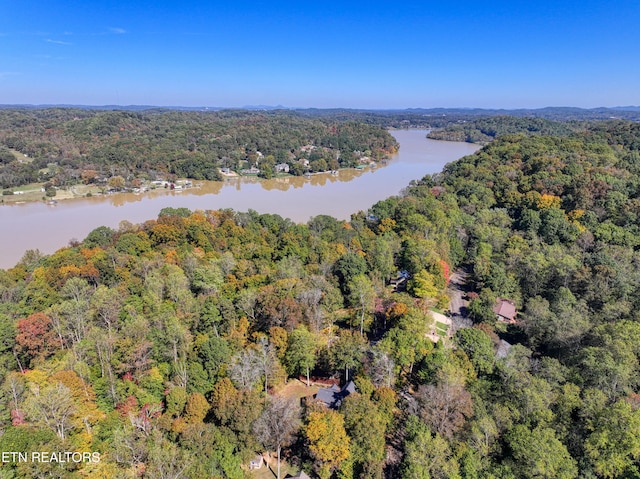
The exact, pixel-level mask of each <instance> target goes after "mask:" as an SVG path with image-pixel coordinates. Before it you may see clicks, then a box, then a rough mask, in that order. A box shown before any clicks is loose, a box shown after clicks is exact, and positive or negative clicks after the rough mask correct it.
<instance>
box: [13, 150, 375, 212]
mask: <svg viewBox="0 0 640 479" xmlns="http://www.w3.org/2000/svg"><path fill="white" fill-rule="evenodd" d="M387 161H388V160H387V159H384V160H382V161H381V162H380V163H375V162H373V163H374V164H372V162H368V163H367V164H366V165H365V164H362V165H358V166H357V167H355V168H340V169H339V170H335V171H318V172H307V173H305V174H304V175H301V176H297V175H291V174H288V173H279V174H277V175H275V176H274V177H273V178H268V179H267V178H261V177H259V176H258V175H256V174H247V175H240V174H238V173H236V172H235V171H230V172H225V171H222V172H221V173H220V174H221V176H222V180H220V181H219V182H220V183H221V184H222V183H224V182H228V181H231V180H243V179H248V180H250V181H258V182H263V181H265V182H268V181H271V180H282V179H285V180H286V179H292V180H293V179H296V178H298V179H300V178H302V179H309V178H312V177H315V176H322V175H328V174H331V175H334V176H336V175H338V174H339V173H340V172H342V171H362V170H369V169H374V168H377V167H381V166H384V165H385V164H386V163H387ZM210 182H211V181H205V180H203V181H202V182H196V180H193V179H189V178H180V179H177V180H175V181H168V180H155V181H145V182H140V183H139V184H138V186H136V187H131V188H119V189H114V188H109V187H107V186H105V185H96V184H82V183H79V184H76V185H73V186H69V187H66V188H53V189H52V188H49V190H46V189H45V183H32V184H29V185H24V186H20V187H16V188H12V189H11V190H5V191H4V192H3V194H2V196H0V205H12V204H13V205H19V204H23V203H33V202H42V203H46V204H57V202H58V201H64V200H72V199H80V198H100V197H113V196H114V195H122V194H134V195H144V194H146V193H150V192H154V191H176V192H180V191H185V190H189V189H193V188H199V187H200V186H202V184H204V183H210ZM47 192H49V194H47ZM52 192H53V193H55V194H52Z"/></svg>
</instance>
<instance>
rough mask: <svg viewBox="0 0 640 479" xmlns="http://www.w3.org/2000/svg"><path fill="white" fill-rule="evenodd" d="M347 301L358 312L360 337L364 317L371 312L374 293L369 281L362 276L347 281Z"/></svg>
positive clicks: (362, 333)
mask: <svg viewBox="0 0 640 479" xmlns="http://www.w3.org/2000/svg"><path fill="white" fill-rule="evenodd" d="M348 288H349V301H350V302H351V304H352V305H353V306H354V307H355V308H357V309H358V310H359V311H360V336H363V335H364V324H365V316H366V315H367V314H370V313H371V312H372V311H373V307H374V301H375V299H376V292H375V290H374V289H373V284H372V283H371V280H370V279H369V278H368V277H366V276H365V275H363V274H359V275H357V276H355V277H354V278H353V279H352V280H351V281H349V286H348Z"/></svg>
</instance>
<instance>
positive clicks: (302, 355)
mask: <svg viewBox="0 0 640 479" xmlns="http://www.w3.org/2000/svg"><path fill="white" fill-rule="evenodd" d="M316 348H317V346H316V340H315V337H314V335H313V333H311V332H310V331H309V330H308V329H307V328H306V327H305V326H303V325H300V326H298V327H297V328H296V329H294V330H293V331H292V332H291V334H290V335H289V339H288V344H287V350H286V352H285V355H284V360H285V364H286V366H287V372H288V373H289V374H290V375H294V374H306V375H307V386H309V372H310V371H311V370H312V369H313V368H314V366H315V364H316Z"/></svg>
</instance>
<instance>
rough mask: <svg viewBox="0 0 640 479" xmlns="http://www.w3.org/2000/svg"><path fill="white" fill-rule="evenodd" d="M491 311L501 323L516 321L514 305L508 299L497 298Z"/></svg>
mask: <svg viewBox="0 0 640 479" xmlns="http://www.w3.org/2000/svg"><path fill="white" fill-rule="evenodd" d="M493 312H494V313H496V316H497V320H498V321H501V322H503V323H509V324H514V323H515V322H516V314H518V312H517V311H516V305H515V303H514V302H513V301H511V300H510V299H503V298H498V299H497V300H496V304H495V306H494V307H493Z"/></svg>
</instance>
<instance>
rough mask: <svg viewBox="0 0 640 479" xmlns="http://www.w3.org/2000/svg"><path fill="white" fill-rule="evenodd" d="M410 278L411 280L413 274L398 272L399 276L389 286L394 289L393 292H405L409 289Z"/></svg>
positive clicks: (403, 271) (404, 271)
mask: <svg viewBox="0 0 640 479" xmlns="http://www.w3.org/2000/svg"><path fill="white" fill-rule="evenodd" d="M409 278H411V274H409V272H408V271H406V270H402V271H398V274H397V276H396V277H395V278H393V279H392V280H391V281H389V284H390V285H391V286H392V287H393V291H395V292H400V291H404V290H405V289H406V288H407V280H408V279H409Z"/></svg>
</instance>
